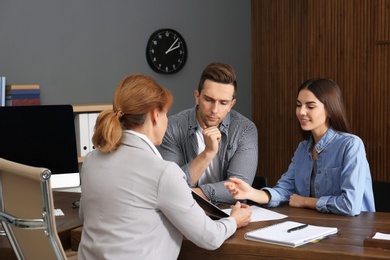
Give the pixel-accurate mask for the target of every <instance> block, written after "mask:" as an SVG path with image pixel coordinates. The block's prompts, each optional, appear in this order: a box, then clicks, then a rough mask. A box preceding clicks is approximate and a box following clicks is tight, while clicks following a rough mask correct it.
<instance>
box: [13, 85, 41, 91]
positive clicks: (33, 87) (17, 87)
mask: <svg viewBox="0 0 390 260" xmlns="http://www.w3.org/2000/svg"><path fill="white" fill-rule="evenodd" d="M21 89H40V86H39V85H7V90H21Z"/></svg>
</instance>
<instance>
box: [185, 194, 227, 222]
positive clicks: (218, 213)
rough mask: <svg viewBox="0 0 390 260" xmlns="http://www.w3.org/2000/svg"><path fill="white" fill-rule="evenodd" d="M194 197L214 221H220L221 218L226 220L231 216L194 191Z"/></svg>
mask: <svg viewBox="0 0 390 260" xmlns="http://www.w3.org/2000/svg"><path fill="white" fill-rule="evenodd" d="M192 196H193V197H194V199H195V200H196V202H198V204H199V206H201V208H202V209H203V210H204V211H205V212H206V215H208V216H209V217H210V218H212V219H220V218H226V217H229V214H227V213H226V212H224V211H223V210H221V209H220V208H218V207H217V206H215V205H214V204H212V203H211V202H209V201H208V200H206V199H204V198H203V197H202V196H200V195H199V194H198V193H196V192H195V191H193V190H192Z"/></svg>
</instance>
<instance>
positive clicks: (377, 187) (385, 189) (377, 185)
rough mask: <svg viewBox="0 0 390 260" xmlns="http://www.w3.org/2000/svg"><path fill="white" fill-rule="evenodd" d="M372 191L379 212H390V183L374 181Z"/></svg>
mask: <svg viewBox="0 0 390 260" xmlns="http://www.w3.org/2000/svg"><path fill="white" fill-rule="evenodd" d="M372 189H373V192H374V199H375V210H376V211H377V212H390V201H389V197H390V182H385V181H372Z"/></svg>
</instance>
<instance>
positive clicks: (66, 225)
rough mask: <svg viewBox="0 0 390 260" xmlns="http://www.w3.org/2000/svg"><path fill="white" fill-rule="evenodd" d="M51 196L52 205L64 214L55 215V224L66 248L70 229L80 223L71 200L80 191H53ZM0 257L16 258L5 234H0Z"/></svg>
mask: <svg viewBox="0 0 390 260" xmlns="http://www.w3.org/2000/svg"><path fill="white" fill-rule="evenodd" d="M53 197H54V207H55V208H57V209H61V210H62V211H63V212H64V214H65V215H64V216H59V217H56V224H57V233H58V236H59V238H60V240H61V243H62V246H63V248H64V249H65V250H66V249H69V248H70V244H71V236H70V231H71V230H72V229H75V228H77V227H79V226H81V225H82V223H81V221H80V219H79V211H78V209H76V208H73V207H72V206H73V205H72V202H74V201H76V200H79V199H80V193H73V192H57V191H54V192H53ZM0 259H16V256H15V254H14V253H13V250H12V248H11V245H10V244H9V242H8V239H7V237H6V236H0Z"/></svg>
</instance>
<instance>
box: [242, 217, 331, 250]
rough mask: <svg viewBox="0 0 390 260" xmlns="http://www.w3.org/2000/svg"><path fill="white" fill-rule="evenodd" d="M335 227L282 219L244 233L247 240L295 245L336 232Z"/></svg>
mask: <svg viewBox="0 0 390 260" xmlns="http://www.w3.org/2000/svg"><path fill="white" fill-rule="evenodd" d="M337 232H338V229H337V228H335V227H323V226H314V225H308V224H304V223H298V222H295V221H284V222H281V223H277V224H274V225H271V226H267V227H264V228H259V229H256V230H253V231H249V232H247V233H245V235H244V237H245V239H247V240H252V241H256V242H264V243H269V244H276V245H281V246H289V247H297V246H301V245H304V244H307V243H310V242H314V241H317V240H319V239H323V238H325V237H327V236H330V235H332V234H336V233H337Z"/></svg>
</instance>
